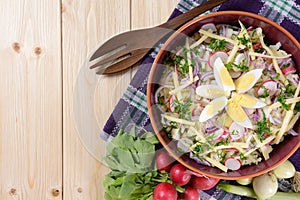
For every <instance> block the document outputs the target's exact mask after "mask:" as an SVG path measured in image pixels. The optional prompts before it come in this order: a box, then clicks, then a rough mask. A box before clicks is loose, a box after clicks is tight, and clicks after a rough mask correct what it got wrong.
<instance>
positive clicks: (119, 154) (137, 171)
mask: <svg viewBox="0 0 300 200" xmlns="http://www.w3.org/2000/svg"><path fill="white" fill-rule="evenodd" d="M155 144H158V140H157V137H156V136H155V134H153V133H151V132H147V133H144V134H143V135H141V136H139V137H137V136H136V131H135V129H134V128H133V129H131V131H130V132H129V133H125V132H123V131H120V132H119V134H118V135H117V136H116V137H115V138H113V139H112V140H111V142H109V143H108V144H107V147H106V152H107V153H106V156H105V158H104V160H105V161H106V163H107V164H108V166H109V167H110V169H112V171H111V172H110V173H109V174H107V175H106V176H105V177H104V180H103V186H104V188H105V195H104V197H105V199H106V200H136V199H141V200H151V199H152V194H153V190H154V188H155V186H156V185H157V184H158V183H160V182H166V181H170V177H169V174H168V173H166V172H158V171H157V170H156V167H155V163H154V161H155Z"/></svg>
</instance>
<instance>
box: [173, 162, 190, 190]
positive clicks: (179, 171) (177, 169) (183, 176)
mask: <svg viewBox="0 0 300 200" xmlns="http://www.w3.org/2000/svg"><path fill="white" fill-rule="evenodd" d="M191 176H192V175H191V174H190V173H189V171H188V170H187V169H186V168H185V167H184V166H183V165H182V164H180V163H178V164H175V165H173V167H172V168H171V171H170V178H171V180H172V181H173V182H174V183H175V184H177V185H179V186H184V185H186V184H187V183H188V182H189V181H190V179H191Z"/></svg>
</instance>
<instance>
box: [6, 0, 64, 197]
mask: <svg viewBox="0 0 300 200" xmlns="http://www.w3.org/2000/svg"><path fill="white" fill-rule="evenodd" d="M60 24H61V21H60V3H59V0H52V1H40V0H27V1H17V0H15V1H11V0H1V2H0V27H1V31H0V60H1V64H0V91H1V92H0V99H1V102H0V146H1V151H0V160H1V164H0V184H1V190H0V199H61V198H62V195H61V191H62V136H61V135H62V79H61V78H62V77H61V75H62V74H61V73H62V71H61V45H60V37H61V29H60V27H61V26H60Z"/></svg>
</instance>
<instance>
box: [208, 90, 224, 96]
mask: <svg viewBox="0 0 300 200" xmlns="http://www.w3.org/2000/svg"><path fill="white" fill-rule="evenodd" d="M207 93H208V94H210V95H212V96H215V97H220V96H223V95H225V92H224V91H223V90H220V89H207Z"/></svg>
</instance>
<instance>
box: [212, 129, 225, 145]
mask: <svg viewBox="0 0 300 200" xmlns="http://www.w3.org/2000/svg"><path fill="white" fill-rule="evenodd" d="M215 135H216V137H215V139H214V141H215V142H218V141H220V140H221V139H223V138H226V137H227V136H228V135H227V132H226V131H225V130H224V129H219V130H217V131H215Z"/></svg>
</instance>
